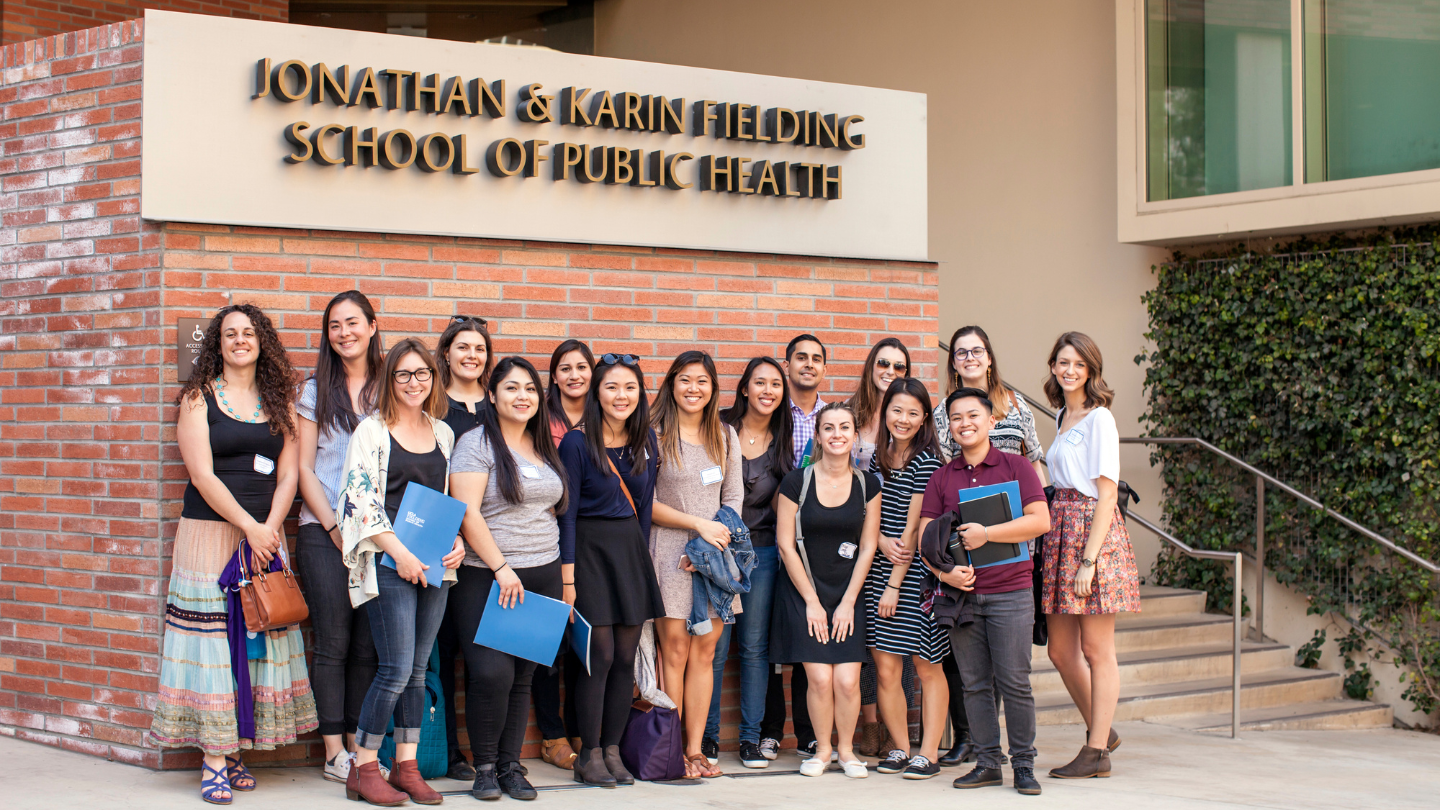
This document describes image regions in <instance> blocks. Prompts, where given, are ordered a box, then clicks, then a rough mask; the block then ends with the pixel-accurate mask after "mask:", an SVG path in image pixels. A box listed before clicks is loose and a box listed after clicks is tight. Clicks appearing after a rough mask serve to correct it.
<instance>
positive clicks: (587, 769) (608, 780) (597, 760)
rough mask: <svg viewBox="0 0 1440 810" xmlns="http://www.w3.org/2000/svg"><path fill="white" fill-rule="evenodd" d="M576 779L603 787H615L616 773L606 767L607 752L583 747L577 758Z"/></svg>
mask: <svg viewBox="0 0 1440 810" xmlns="http://www.w3.org/2000/svg"><path fill="white" fill-rule="evenodd" d="M575 781H576V782H584V783H585V784H587V785H595V786H596V787H602V788H613V787H615V785H616V784H618V783H617V782H616V781H615V775H614V774H612V773H610V769H609V768H607V767H605V752H604V751H602V750H600V749H599V748H582V749H580V756H579V757H577V758H576V759H575Z"/></svg>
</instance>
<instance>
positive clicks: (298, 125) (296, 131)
mask: <svg viewBox="0 0 1440 810" xmlns="http://www.w3.org/2000/svg"><path fill="white" fill-rule="evenodd" d="M309 128H310V124H309V122H307V121H296V122H295V123H293V124H291V125H290V126H288V127H286V128H285V140H287V141H289V142H290V143H291V144H293V145H294V146H295V149H296V151H295V152H293V153H291V154H288V155H286V156H285V162H286V163H304V162H305V161H307V160H309V159H310V155H311V154H312V153H313V152H314V151H315V150H314V148H313V147H312V146H311V145H310V142H309V141H307V140H305V136H304V135H301V134H300V132H301V130H306V129H309ZM301 149H303V150H305V151H303V152H301V151H299V150H301Z"/></svg>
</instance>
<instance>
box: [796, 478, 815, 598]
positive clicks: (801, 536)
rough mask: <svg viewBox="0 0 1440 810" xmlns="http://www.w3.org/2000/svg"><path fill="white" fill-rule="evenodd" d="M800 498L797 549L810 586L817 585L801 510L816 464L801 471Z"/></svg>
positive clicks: (797, 510)
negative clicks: (807, 548)
mask: <svg viewBox="0 0 1440 810" xmlns="http://www.w3.org/2000/svg"><path fill="white" fill-rule="evenodd" d="M800 475H801V482H802V483H801V484H800V500H798V501H796V502H795V551H796V552H798V553H799V554H800V563H801V564H802V565H804V566H805V576H806V577H807V578H809V580H810V587H812V588H813V587H815V574H814V572H812V571H811V570H810V555H808V554H806V553H805V532H804V531H803V530H802V529H801V528H800V512H801V511H802V510H803V509H804V507H805V496H806V495H808V494H809V493H810V480H811V479H813V478H814V477H815V465H813V464H812V465H810V466H809V467H806V468H805V469H804V471H803V472H801V474H800Z"/></svg>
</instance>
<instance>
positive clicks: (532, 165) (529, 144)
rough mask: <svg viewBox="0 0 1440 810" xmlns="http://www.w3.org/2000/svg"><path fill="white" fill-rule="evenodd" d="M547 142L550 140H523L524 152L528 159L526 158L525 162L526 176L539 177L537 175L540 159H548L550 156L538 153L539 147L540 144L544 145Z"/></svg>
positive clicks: (538, 173) (538, 174)
mask: <svg viewBox="0 0 1440 810" xmlns="http://www.w3.org/2000/svg"><path fill="white" fill-rule="evenodd" d="M548 143H550V142H549V141H526V142H525V154H526V155H527V156H528V160H527V161H526V163H525V176H526V177H539V176H540V161H542V160H549V159H550V158H548V157H545V156H544V155H542V154H540V147H542V146H544V145H546V144H548Z"/></svg>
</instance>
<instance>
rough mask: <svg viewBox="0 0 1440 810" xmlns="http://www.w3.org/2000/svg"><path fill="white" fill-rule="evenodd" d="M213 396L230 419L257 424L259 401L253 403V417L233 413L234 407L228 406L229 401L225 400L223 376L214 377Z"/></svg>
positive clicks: (258, 420)
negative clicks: (247, 417) (248, 417)
mask: <svg viewBox="0 0 1440 810" xmlns="http://www.w3.org/2000/svg"><path fill="white" fill-rule="evenodd" d="M215 397H216V399H219V400H220V407H222V408H224V409H225V411H226V412H227V413H229V414H230V418H231V419H234V420H235V421H237V422H245V423H246V424H250V425H254V424H258V423H259V422H260V403H259V402H258V401H257V402H256V403H255V418H253V419H246V418H245V417H243V416H239V415H237V414H236V413H235V409H234V408H232V407H230V403H228V402H226V401H225V378H224V377H216V378H215Z"/></svg>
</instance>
